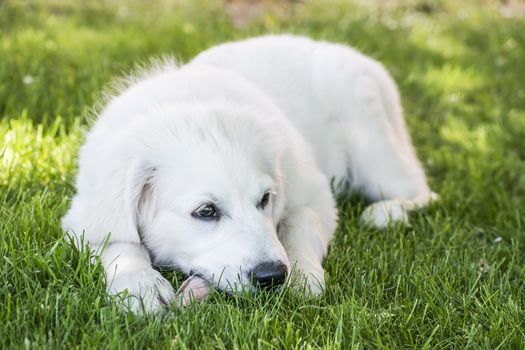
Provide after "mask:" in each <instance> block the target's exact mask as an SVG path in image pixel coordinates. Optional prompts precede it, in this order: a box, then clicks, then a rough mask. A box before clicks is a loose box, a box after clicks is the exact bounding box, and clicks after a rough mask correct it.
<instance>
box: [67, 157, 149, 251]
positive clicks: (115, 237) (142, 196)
mask: <svg viewBox="0 0 525 350" xmlns="http://www.w3.org/2000/svg"><path fill="white" fill-rule="evenodd" d="M98 170H99V171H97V174H85V175H87V176H92V178H91V179H90V180H91V181H89V182H87V183H84V184H83V185H84V186H83V187H82V188H79V193H78V194H77V195H76V196H75V197H74V198H73V202H72V205H71V209H70V210H69V212H68V213H67V215H66V216H65V217H64V219H63V221H62V224H63V227H64V229H66V230H69V231H73V233H74V234H75V236H77V237H80V236H81V235H84V238H85V241H87V242H89V243H90V244H91V245H92V246H93V247H96V246H98V245H100V244H101V243H103V242H104V241H105V240H106V239H107V237H108V235H109V240H108V242H109V243H110V242H112V241H121V242H129V243H138V244H140V243H141V240H140V235H139V227H140V225H143V224H144V223H145V222H147V220H148V219H149V218H151V216H152V215H153V214H154V211H155V203H154V202H155V201H154V194H153V182H152V180H153V176H154V174H155V172H156V170H155V168H154V167H152V166H149V165H148V164H146V162H144V161H141V160H130V159H129V158H128V159H122V160H121V161H120V162H112V163H111V164H108V165H107V166H104V165H102V166H100V165H99V169H98ZM93 175H95V176H93ZM84 180H85V179H84ZM79 182H80V181H79Z"/></svg>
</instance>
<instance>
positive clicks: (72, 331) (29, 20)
mask: <svg viewBox="0 0 525 350" xmlns="http://www.w3.org/2000/svg"><path fill="white" fill-rule="evenodd" d="M347 2H348V1H339V2H336V1H324V2H321V1H319V2H307V3H303V4H301V3H298V4H296V5H293V6H288V7H285V8H284V10H283V11H282V12H272V11H269V12H267V13H265V14H264V15H263V16H261V17H260V18H258V19H256V20H255V21H254V22H253V23H251V24H250V25H248V26H247V27H246V28H243V29H236V28H234V26H233V25H232V24H231V20H230V18H229V17H228V15H227V14H226V12H225V11H224V6H223V4H222V3H221V2H218V1H190V0H186V1H158V2H155V5H151V4H153V2H146V1H139V0H135V1H132V2H127V5H124V4H125V3H124V2H123V1H112V2H107V3H106V4H104V3H103V2H99V1H85V2H80V1H79V2H73V1H65V0H62V1H60V0H53V1H43V0H42V1H32V2H31V1H15V0H7V1H3V2H0V116H1V120H0V155H1V160H0V255H1V256H2V259H1V260H0V348H3V349H7V348H68V349H69V348H75V347H77V348H88V347H93V348H127V347H129V348H169V347H172V348H183V349H184V348H195V349H197V348H198V349H208V348H224V349H231V348H243V349H244V348H262V349H270V348H283V349H293V348H297V349H310V348H312V349H316V348H326V349H349V348H394V349H398V348H418V349H419V348H444V347H447V348H460V349H463V348H466V349H470V348H474V349H475V348H490V349H496V348H508V349H518V348H524V347H525V311H524V309H525V228H524V226H525V145H524V141H525V64H524V62H525V35H524V33H525V19H524V16H523V15H524V13H523V12H521V13H520V12H519V6H516V7H514V8H511V10H510V11H511V12H512V11H514V14H512V13H511V15H508V13H509V10H508V9H506V10H505V11H502V8H503V7H505V6H507V5H503V4H500V3H498V2H490V1H483V2H480V1H472V2H470V1H463V2H459V1H453V0H440V1H431V0H427V1H423V0H413V1H408V2H399V3H400V4H398V3H397V2H377V4H379V3H386V4H387V5H385V6H378V5H376V6H372V5H362V4H359V3H357V2H356V3H353V4H351V5H348V4H347ZM480 4H481V5H480ZM502 13H503V14H502ZM268 32H294V33H300V34H307V35H310V36H312V37H316V38H324V39H329V40H333V41H338V42H344V43H348V44H351V45H353V46H355V47H357V48H359V49H360V50H362V51H363V52H365V53H367V54H369V55H371V56H373V57H375V58H377V59H379V60H381V61H382V62H383V63H384V64H385V65H386V66H387V67H388V69H389V70H390V71H391V72H392V75H393V76H394V78H395V79H396V81H397V82H398V84H399V86H400V90H401V94H402V97H403V104H404V107H405V111H406V119H407V123H408V125H409V129H410V132H411V134H412V136H413V140H414V143H415V145H416V148H417V151H418V154H419V157H420V158H421V159H422V162H423V164H424V166H425V168H426V169H427V173H428V175H429V179H430V182H431V185H432V188H433V189H434V190H436V191H437V192H438V193H439V194H440V195H441V198H442V200H441V201H440V202H439V203H437V204H435V205H433V206H432V207H430V208H428V209H425V210H423V211H421V212H418V213H415V214H414V215H412V217H411V225H410V226H408V227H402V226H396V227H391V228H389V229H387V230H386V231H384V232H380V231H377V230H373V229H366V228H363V227H360V226H359V225H358V220H357V218H358V217H359V213H360V211H361V210H362V209H363V206H364V203H363V202H362V201H360V200H359V199H341V200H340V201H339V204H340V212H341V215H340V225H339V229H338V231H337V233H336V238H335V240H334V241H333V244H332V248H331V251H330V254H329V256H328V258H327V260H326V270H327V283H328V291H327V293H326V294H325V295H324V296H323V297H321V298H320V299H319V300H303V299H301V298H296V297H293V296H291V295H289V293H282V294H278V295H273V294H269V293H266V294H265V293H262V294H260V295H259V296H257V297H256V298H251V297H245V296H235V297H229V296H226V295H223V294H221V293H213V295H212V297H211V299H210V300H209V301H207V302H205V303H203V304H201V305H198V306H194V307H190V308H188V309H186V310H182V311H181V310H173V312H172V313H171V315H170V317H166V318H162V319H161V318H140V317H135V316H134V315H131V314H129V315H128V314H122V313H119V312H118V310H117V308H116V307H115V306H114V305H113V304H111V303H108V301H107V299H106V296H105V293H104V279H103V271H102V268H101V267H100V266H99V265H90V264H89V256H88V255H87V254H86V253H80V252H78V251H77V250H76V249H74V248H72V247H71V246H69V244H68V241H67V239H65V238H64V237H63V233H62V231H61V229H60V224H59V220H60V217H61V216H62V215H63V214H64V212H65V211H66V209H67V207H68V204H69V200H70V198H71V195H72V194H73V193H74V187H73V178H74V173H75V167H76V164H75V159H76V153H77V150H78V147H79V145H80V144H81V142H82V131H83V128H85V127H86V125H87V121H86V120H87V119H86V111H88V110H89V109H90V108H91V107H92V105H93V103H94V102H95V101H96V99H97V96H98V94H99V92H100V91H101V89H103V87H104V86H105V85H106V84H107V83H109V82H110V81H111V80H112V79H113V78H115V77H118V76H119V75H121V74H123V73H124V72H126V71H129V70H130V69H132V68H133V67H134V66H135V65H136V64H139V63H141V62H144V61H147V60H148V59H149V58H150V57H159V56H163V55H173V56H175V57H177V58H179V59H181V60H183V61H184V60H187V59H189V58H191V57H192V56H193V55H195V54H196V53H197V52H199V51H201V50H203V49H205V48H207V47H209V46H212V45H214V44H216V43H219V42H223V41H226V40H232V39H237V38H243V37H248V36H251V35H256V34H260V33H268ZM24 81H25V82H24ZM166 276H167V278H169V279H170V280H171V281H172V282H173V284H174V285H179V284H180V283H181V278H180V276H178V275H176V274H174V273H166Z"/></svg>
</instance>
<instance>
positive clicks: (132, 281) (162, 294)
mask: <svg viewBox="0 0 525 350" xmlns="http://www.w3.org/2000/svg"><path fill="white" fill-rule="evenodd" d="M109 283H110V285H109V286H108V292H109V294H112V295H118V300H119V303H120V306H121V307H122V308H123V309H124V310H126V311H127V310H129V311H131V312H133V313H135V314H139V315H146V314H155V313H159V312H162V311H163V310H164V309H165V308H166V307H167V306H169V305H170V304H171V303H172V301H173V300H174V298H175V292H174V290H173V287H172V285H171V283H170V282H168V281H167V280H166V279H165V278H164V277H162V275H161V274H160V273H159V272H158V271H155V270H154V269H152V268H147V269H139V270H134V271H129V272H125V273H118V274H116V276H115V277H114V278H113V279H112V281H109Z"/></svg>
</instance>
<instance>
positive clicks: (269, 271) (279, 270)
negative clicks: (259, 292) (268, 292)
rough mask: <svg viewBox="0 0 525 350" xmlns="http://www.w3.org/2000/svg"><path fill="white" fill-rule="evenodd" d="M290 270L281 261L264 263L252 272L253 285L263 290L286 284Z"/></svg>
mask: <svg viewBox="0 0 525 350" xmlns="http://www.w3.org/2000/svg"><path fill="white" fill-rule="evenodd" d="M287 274H288V268H287V267H286V265H285V264H283V263H282V262H280V261H268V262H263V263H261V264H259V265H257V266H255V268H254V269H253V270H252V271H251V272H250V276H251V278H252V281H253V284H254V285H255V286H259V287H261V288H269V287H273V286H278V285H281V284H283V283H284V281H285V280H286V275H287Z"/></svg>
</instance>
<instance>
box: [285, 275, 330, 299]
mask: <svg viewBox="0 0 525 350" xmlns="http://www.w3.org/2000/svg"><path fill="white" fill-rule="evenodd" d="M289 285H290V287H291V288H292V291H293V292H295V293H299V294H302V295H304V296H306V297H308V298H315V297H318V296H320V295H321V294H322V293H323V292H324V290H325V281H324V270H323V269H322V268H320V269H315V270H310V271H307V270H306V269H304V270H302V269H297V270H294V271H292V274H291V275H290V279H289Z"/></svg>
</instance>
